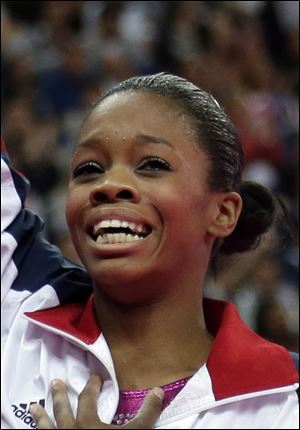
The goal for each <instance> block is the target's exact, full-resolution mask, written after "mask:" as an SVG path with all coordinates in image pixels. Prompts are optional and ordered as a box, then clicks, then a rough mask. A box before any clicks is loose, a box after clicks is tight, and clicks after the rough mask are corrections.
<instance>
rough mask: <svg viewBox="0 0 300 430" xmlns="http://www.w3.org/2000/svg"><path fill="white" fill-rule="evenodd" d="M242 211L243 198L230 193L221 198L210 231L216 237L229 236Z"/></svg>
mask: <svg viewBox="0 0 300 430" xmlns="http://www.w3.org/2000/svg"><path fill="white" fill-rule="evenodd" d="M241 210H242V198H241V196H240V195H239V194H238V193H236V192H228V193H225V194H223V195H222V196H221V198H220V200H219V201H218V204H217V209H216V212H215V214H214V217H213V219H212V223H211V225H210V226H209V228H208V231H209V233H210V234H211V235H213V236H214V237H220V238H221V237H226V236H229V235H230V234H231V233H232V232H233V230H234V229H235V226H236V224H237V221H238V219H239V216H240V213H241Z"/></svg>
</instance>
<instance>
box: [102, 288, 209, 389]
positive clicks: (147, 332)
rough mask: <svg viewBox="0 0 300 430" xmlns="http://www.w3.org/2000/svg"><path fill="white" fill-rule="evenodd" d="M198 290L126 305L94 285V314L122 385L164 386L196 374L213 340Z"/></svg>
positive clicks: (126, 386)
mask: <svg viewBox="0 0 300 430" xmlns="http://www.w3.org/2000/svg"><path fill="white" fill-rule="evenodd" d="M197 290H198V289H197ZM198 291H199V290H198ZM197 294H198V297H195V295H194V297H193V298H192V296H191V291H189V294H186V292H184V291H182V293H180V294H177V295H173V296H172V297H171V298H169V299H166V298H165V299H164V300H161V301H160V302H156V303H151V304H149V303H148V304H147V305H139V306H138V305H135V306H124V305H121V304H118V303H116V302H115V301H113V300H111V299H110V298H109V297H108V296H107V295H104V294H103V293H102V292H101V290H98V289H96V291H95V306H96V313H97V317H98V321H99V323H100V325H101V328H102V330H103V333H104V336H105V338H106V340H107V342H108V345H109V347H110V351H111V354H112V358H113V361H114V365H115V370H116V374H117V379H118V382H119V386H120V388H122V389H141V388H150V387H154V386H157V385H164V384H167V383H169V382H172V381H175V380H178V379H181V378H184V377H187V376H190V375H192V374H194V373H195V372H196V371H197V370H198V369H199V367H200V366H201V365H202V364H204V363H205V361H206V360H207V357H208V354H209V351H210V349H211V345H212V341H213V339H212V336H211V335H210V334H209V333H208V331H207V329H206V326H205V321H204V317H203V311H202V298H201V297H200V294H199V293H197Z"/></svg>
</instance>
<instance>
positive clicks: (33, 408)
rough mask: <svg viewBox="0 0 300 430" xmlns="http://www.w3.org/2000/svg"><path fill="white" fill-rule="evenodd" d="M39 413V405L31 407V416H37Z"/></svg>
mask: <svg viewBox="0 0 300 430" xmlns="http://www.w3.org/2000/svg"><path fill="white" fill-rule="evenodd" d="M38 411H39V407H38V405H30V406H29V412H30V413H31V415H36V414H37V413H38Z"/></svg>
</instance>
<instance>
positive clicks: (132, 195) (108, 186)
mask: <svg viewBox="0 0 300 430" xmlns="http://www.w3.org/2000/svg"><path fill="white" fill-rule="evenodd" d="M140 199H141V195H140V192H139V190H138V189H137V187H136V186H135V185H134V184H133V183H132V181H130V182H129V180H128V178H127V179H125V177H124V175H119V174H111V175H110V176H109V177H106V179H105V181H103V182H102V183H100V184H99V183H98V184H97V185H96V186H95V187H94V188H93V190H92V191H91V193H90V202H91V203H92V205H93V206H97V205H99V204H101V203H115V202H119V201H123V200H125V201H129V202H131V203H138V202H139V201H140Z"/></svg>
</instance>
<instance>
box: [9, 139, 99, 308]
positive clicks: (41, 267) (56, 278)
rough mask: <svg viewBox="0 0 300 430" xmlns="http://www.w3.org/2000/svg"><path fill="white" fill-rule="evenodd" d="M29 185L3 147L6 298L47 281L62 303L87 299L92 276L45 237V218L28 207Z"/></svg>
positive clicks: (38, 286)
mask: <svg viewBox="0 0 300 430" xmlns="http://www.w3.org/2000/svg"><path fill="white" fill-rule="evenodd" d="M1 146H2V145H1ZM28 189H29V184H28V181H27V180H26V178H24V177H23V176H22V175H21V174H20V173H18V172H16V171H15V170H14V169H13V168H12V167H11V165H10V162H9V158H8V156H7V154H6V152H5V150H4V151H2V148H1V196H2V199H1V281H2V282H1V284H2V293H1V295H2V300H3V299H4V297H5V296H6V294H7V293H8V291H9V290H10V289H13V290H15V291H20V292H21V291H24V290H26V291H28V292H31V293H34V292H36V291H37V290H38V289H40V288H42V287H43V286H44V285H45V284H50V285H51V286H52V287H53V288H54V289H55V291H56V293H57V296H58V298H59V301H60V302H61V303H66V302H69V301H81V300H85V299H86V298H87V297H88V296H89V295H90V294H91V292H92V288H91V281H90V278H89V277H88V275H87V273H86V271H85V270H84V268H83V267H81V266H79V265H77V264H75V263H73V262H71V261H70V260H68V259H66V258H65V257H63V255H62V254H61V252H60V250H59V249H58V248H57V247H56V246H54V245H52V244H50V243H49V242H47V241H46V240H45V239H44V238H43V237H42V235H41V232H42V230H43V226H44V223H43V221H42V219H41V218H40V217H39V216H37V215H36V214H34V213H32V212H31V211H30V210H28V209H26V208H25V207H24V202H25V199H26V194H27V191H28Z"/></svg>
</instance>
